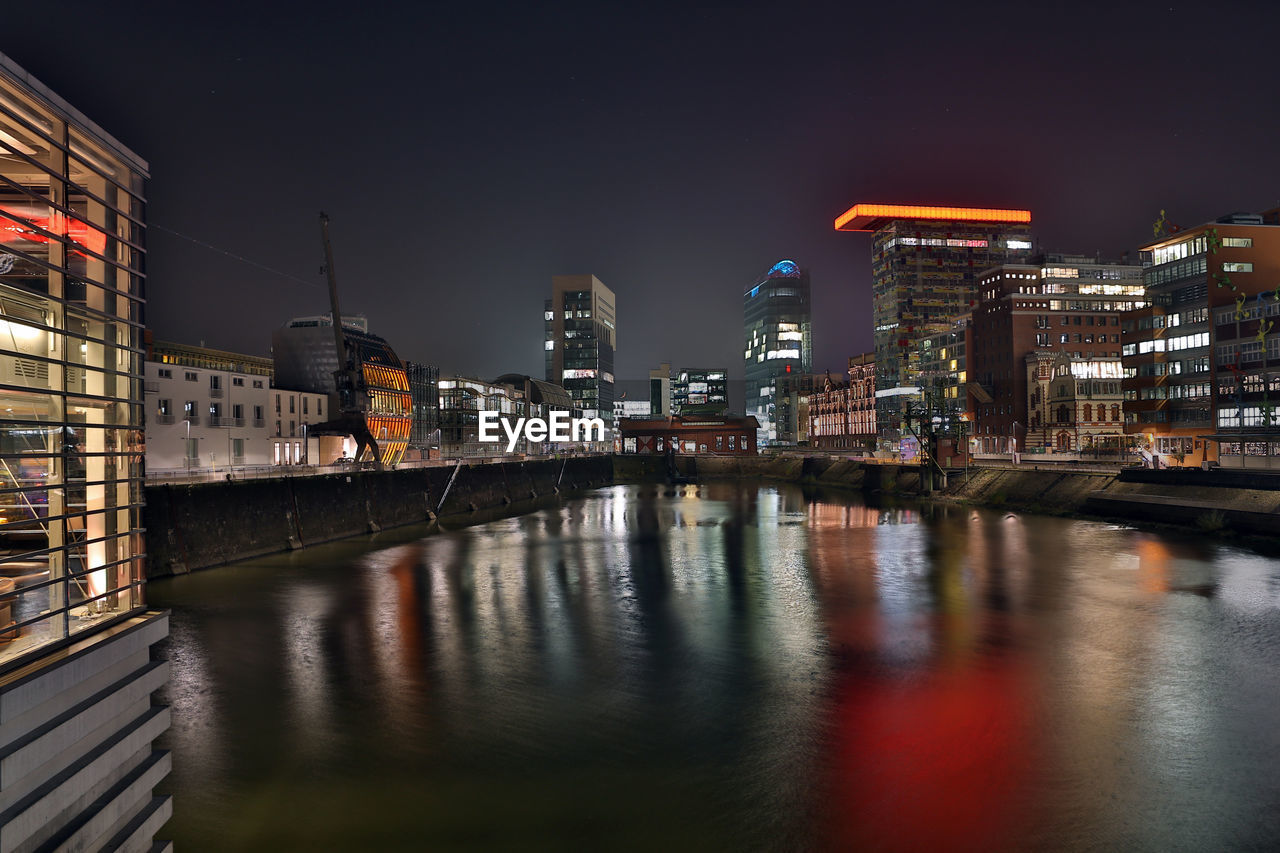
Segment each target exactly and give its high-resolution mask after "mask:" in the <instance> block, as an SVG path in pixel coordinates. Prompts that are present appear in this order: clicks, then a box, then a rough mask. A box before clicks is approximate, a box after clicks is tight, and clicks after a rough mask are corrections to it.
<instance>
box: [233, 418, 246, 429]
mask: <svg viewBox="0 0 1280 853" xmlns="http://www.w3.org/2000/svg"><path fill="white" fill-rule="evenodd" d="M231 426H233V427H242V426H244V418H232V419H231Z"/></svg>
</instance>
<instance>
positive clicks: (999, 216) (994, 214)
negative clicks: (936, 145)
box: [836, 204, 1031, 231]
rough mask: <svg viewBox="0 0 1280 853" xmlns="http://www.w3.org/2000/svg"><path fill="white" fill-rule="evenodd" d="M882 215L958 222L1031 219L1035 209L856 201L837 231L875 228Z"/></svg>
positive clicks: (841, 216) (895, 217)
mask: <svg viewBox="0 0 1280 853" xmlns="http://www.w3.org/2000/svg"><path fill="white" fill-rule="evenodd" d="M880 219H948V220H952V221H955V222H1030V221H1031V211H1029V210H1012V209H1003V208H987V207H934V206H930V205H919V204H855V205H854V206H853V207H851V208H849V209H848V210H846V211H845V212H844V213H842V214H840V216H838V217H836V230H837V231H874V230H875V229H874V228H872V227H870V226H871V225H872V223H874V222H876V221H877V220H880Z"/></svg>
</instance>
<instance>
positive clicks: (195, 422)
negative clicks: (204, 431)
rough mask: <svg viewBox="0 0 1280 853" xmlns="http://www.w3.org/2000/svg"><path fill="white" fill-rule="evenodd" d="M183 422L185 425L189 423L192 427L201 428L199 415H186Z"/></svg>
mask: <svg viewBox="0 0 1280 853" xmlns="http://www.w3.org/2000/svg"><path fill="white" fill-rule="evenodd" d="M182 420H183V422H184V423H189V424H191V425H192V426H200V416H199V415H197V414H188V415H184V416H183V418H182Z"/></svg>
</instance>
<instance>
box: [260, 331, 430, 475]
mask: <svg viewBox="0 0 1280 853" xmlns="http://www.w3.org/2000/svg"><path fill="white" fill-rule="evenodd" d="M342 332H343V338H344V346H345V348H346V350H347V352H346V354H345V359H344V364H350V365H353V366H354V367H355V369H356V372H357V375H358V381H357V387H356V388H354V389H352V391H351V399H350V400H347V401H345V404H344V401H342V400H340V395H339V393H338V386H337V381H336V380H335V378H334V373H335V372H336V371H337V370H338V367H339V366H340V365H339V362H338V350H337V342H336V341H335V340H334V330H333V317H332V315H330V314H324V315H321V316H315V317H298V318H295V319H293V320H290V321H289V322H288V323H286V324H285V325H284V326H282V327H281V328H278V329H276V330H275V331H274V332H273V333H272V335H271V355H272V361H273V365H274V371H275V381H276V385H277V386H279V387H280V388H287V389H290V390H294V391H307V392H311V393H318V394H325V395H327V396H328V398H329V403H328V406H327V407H326V409H327V411H328V412H329V418H330V420H329V421H327V422H325V423H318V424H316V425H315V428H314V434H315V435H317V436H323V435H329V436H338V437H340V438H345V436H347V435H350V436H351V437H352V439H354V441H355V442H356V445H357V446H358V444H359V442H360V439H361V434H364V435H365V436H367V437H369V438H372V439H373V440H374V441H375V442H376V443H377V446H378V457H379V461H380V462H381V463H382V464H383V465H395V464H396V463H398V462H399V461H400V460H401V459H402V458H403V456H404V451H405V448H406V447H407V446H408V443H409V431H410V429H411V427H412V424H413V405H412V397H411V395H410V393H409V377H408V374H407V373H406V371H405V367H404V363H403V362H402V361H401V360H400V357H399V356H397V355H396V354H395V351H394V350H393V349H392V348H391V345H390V344H388V343H387V342H386V341H385V340H383V339H382V338H380V337H378V336H377V335H375V334H372V333H371V332H369V325H368V322H367V321H366V320H365V319H364V318H363V317H343V318H342ZM365 456H366V457H368V456H369V454H368V453H366V454H365ZM360 461H366V460H360Z"/></svg>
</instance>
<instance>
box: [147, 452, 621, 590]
mask: <svg viewBox="0 0 1280 853" xmlns="http://www.w3.org/2000/svg"><path fill="white" fill-rule="evenodd" d="M455 470H456V472H457V476H456V477H455V476H454V473H455ZM451 479H452V480H453V483H452V486H450V480H451ZM612 481H613V467H612V463H611V461H610V459H609V457H607V456H595V457H574V458H569V459H543V460H537V461H527V462H502V463H491V464H483V465H463V466H462V467H461V468H454V467H436V468H413V469H407V470H401V471H352V472H350V473H346V474H327V475H323V476H316V477H282V478H280V479H266V480H234V481H230V482H214V483H197V484H183V485H173V484H163V485H151V486H148V487H147V490H146V497H147V507H146V527H147V574H148V576H150V577H163V576H165V575H171V574H177V573H182V572H188V571H192V570H195V569H202V568H207V567H209V566H217V565H222V564H224V563H230V562H234V561H236V560H244V559H248V558H250V557H257V556H261V555H263V554H272V553H276V552H279V551H286V550H289V549H293V548H303V547H306V546H308V545H314V544H317V543H319V542H329V541H332V540H334V539H343V538H345V537H348V536H358V535H361V534H364V533H372V532H376V531H378V530H382V529H385V528H389V527H399V526H402V525H407V524H420V523H423V522H426V521H430V520H432V519H434V518H436V517H437V516H439V517H448V516H460V515H465V514H468V513H471V512H475V511H476V510H481V509H490V508H494V507H503V506H508V505H511V504H520V503H523V502H527V501H533V500H537V499H539V498H544V497H548V496H551V495H554V494H556V493H557V489H559V490H560V491H565V490H575V489H583V488H591V487H594V486H600V485H604V484H606V483H610V482H612Z"/></svg>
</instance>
